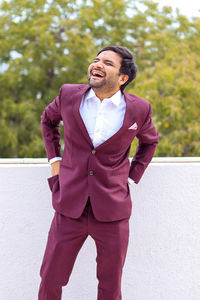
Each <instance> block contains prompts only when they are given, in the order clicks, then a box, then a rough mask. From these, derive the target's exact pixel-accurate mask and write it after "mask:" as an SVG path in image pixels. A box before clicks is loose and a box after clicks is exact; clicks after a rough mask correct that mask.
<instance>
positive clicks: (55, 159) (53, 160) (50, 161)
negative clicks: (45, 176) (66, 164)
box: [49, 157, 62, 165]
mask: <svg viewBox="0 0 200 300" xmlns="http://www.w3.org/2000/svg"><path fill="white" fill-rule="evenodd" d="M58 160H62V157H54V158H51V159H50V160H49V163H50V165H51V164H52V163H54V162H55V161H58Z"/></svg>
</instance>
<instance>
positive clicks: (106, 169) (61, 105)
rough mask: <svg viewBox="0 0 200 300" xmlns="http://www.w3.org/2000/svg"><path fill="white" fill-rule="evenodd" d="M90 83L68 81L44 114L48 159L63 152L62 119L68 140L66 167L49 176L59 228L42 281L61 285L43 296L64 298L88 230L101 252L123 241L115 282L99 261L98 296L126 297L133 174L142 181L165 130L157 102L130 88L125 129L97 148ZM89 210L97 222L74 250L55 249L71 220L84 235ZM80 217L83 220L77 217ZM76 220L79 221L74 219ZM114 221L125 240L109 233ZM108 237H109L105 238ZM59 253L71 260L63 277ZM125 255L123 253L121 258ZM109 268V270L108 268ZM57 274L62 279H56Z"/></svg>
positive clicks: (103, 298) (113, 299)
mask: <svg viewBox="0 0 200 300" xmlns="http://www.w3.org/2000/svg"><path fill="white" fill-rule="evenodd" d="M88 89H89V86H88V85H70V84H65V85H63V86H62V87H61V89H60V94H59V96H58V97H56V99H55V100H54V101H53V102H52V103H50V104H49V105H48V106H47V107H46V109H45V110H44V113H43V115H42V135H43V139H44V142H45V147H46V152H47V156H48V159H51V158H54V157H56V156H61V152H60V144H59V140H60V134H59V123H60V121H61V120H62V121H63V126H64V144H65V148H64V153H63V156H62V161H61V166H60V173H59V175H56V176H52V177H50V178H49V179H48V181H49V186H50V189H51V191H52V201H53V207H54V209H55V211H56V213H55V217H54V221H53V223H52V227H51V230H50V233H51V232H52V231H53V232H54V233H53V234H54V237H53V239H54V240H53V241H52V237H49V239H48V243H47V248H46V252H45V257H44V261H43V265H42V268H41V276H42V278H43V282H42V284H41V286H45V285H47V283H46V282H51V284H50V285H51V287H52V283H53V284H55V285H56V288H55V289H54V291H51V292H50V291H49V296H48V297H47V296H42V292H40V294H41V296H40V298H39V299H43V300H44V299H48V300H53V299H60V298H59V297H60V295H61V287H60V286H61V285H64V284H66V283H67V281H68V278H69V276H70V273H71V270H72V267H73V263H74V261H75V257H76V255H77V253H78V251H79V249H80V247H81V246H82V244H83V242H84V240H85V238H86V237H87V235H88V234H90V235H91V236H92V234H93V238H94V239H95V237H96V240H95V241H96V242H97V240H101V243H100V244H99V245H97V252H98V255H99V257H101V258H102V257H103V255H102V253H100V250H99V249H101V248H102V245H103V244H109V243H108V241H110V242H111V244H112V245H114V244H116V247H118V248H119V249H120V245H121V252H120V253H118V255H117V256H116V261H113V264H112V266H110V267H111V268H115V267H114V265H117V261H120V262H119V263H118V266H117V267H116V270H115V272H116V273H118V275H117V277H116V278H115V279H113V281H112V283H107V284H106V283H105V282H104V279H103V278H104V277H105V276H106V271H105V272H104V273H105V274H103V269H104V270H105V266H106V263H105V262H106V258H105V260H104V262H103V263H102V265H101V267H99V272H98V274H101V276H100V275H99V277H100V278H101V280H100V279H99V280H100V282H99V293H98V299H99V300H119V299H121V292H120V280H121V270H122V267H123V263H124V260H125V255H126V249H127V245H128V222H127V220H128V219H129V217H130V215H131V199H130V193H129V187H128V177H130V178H131V179H133V180H134V181H135V182H136V183H138V182H139V180H140V179H141V177H142V175H143V173H144V171H145V169H146V167H147V166H148V164H149V162H150V161H151V159H152V156H153V154H154V151H155V148H156V146H157V143H158V138H159V134H158V132H157V131H156V129H155V126H154V124H153V122H152V120H151V105H150V104H149V103H148V102H147V101H146V100H144V99H141V98H139V97H137V96H135V95H131V94H128V93H126V92H124V97H125V101H126V112H125V117H124V122H123V125H122V127H121V129H120V130H119V131H118V132H117V133H116V134H114V135H113V136H112V137H111V138H109V139H108V140H106V141H105V142H104V143H102V144H100V145H99V146H98V147H96V148H94V147H93V144H92V141H91V139H90V137H89V135H88V132H87V130H86V127H85V125H84V123H83V120H82V118H81V116H80V113H79V107H80V103H81V100H82V97H83V95H84V94H85V93H86V91H87V90H88ZM133 124H136V126H133V128H132V129H131V128H130V127H131V126H132V125H133ZM135 137H137V138H138V140H139V145H138V148H137V151H136V154H135V156H134V158H133V160H132V163H131V166H130V164H129V160H128V157H129V152H130V146H131V142H132V141H133V139H134V138H135ZM88 197H89V198H90V203H91V207H90V206H88V205H86V204H87V201H88ZM86 216H87V218H88V220H90V222H91V224H93V227H92V226H91V227H90V228H89V227H88V232H87V233H86V231H84V233H82V238H81V241H80V243H78V244H76V245H73V246H72V248H70V250H69V248H66V247H68V246H66V247H65V250H64V249H63V252H62V255H60V254H58V253H57V254H55V252H56V251H54V253H53V252H52V250H50V249H52V245H53V244H54V246H55V248H57V247H58V243H59V241H60V242H61V240H62V238H61V237H60V234H59V232H61V231H62V230H61V228H63V226H64V225H63V224H64V223H65V222H68V223H69V224H70V225H68V228H69V227H70V226H73V228H77V232H76V234H77V235H78V236H79V238H80V230H82V227H81V229H80V228H79V227H78V224H80V222H82V223H83V224H85V223H84V222H85V221H84V220H85V218H86ZM66 220H68V221H66ZM77 221H78V222H79V223H77ZM71 222H74V223H73V225H72V224H71ZM114 224H116V226H117V227H118V228H121V229H122V228H123V230H124V231H123V235H124V238H123V241H122V240H120V239H117V238H116V236H115V234H113V238H112V236H110V238H108V236H107V235H106V234H105V231H104V230H103V228H105V230H106V231H107V230H108V229H107V226H110V227H109V228H111V227H113V226H114ZM125 224H126V226H125ZM120 226H121V227H120ZM83 227H84V225H83ZM52 228H53V229H52ZM59 228H60V229H59ZM93 228H95V230H96V231H95V230H93ZM97 228H98V229H97ZM99 228H102V233H101V238H99V235H98V234H97V232H98V233H100V229H99ZM113 228H114V227H113ZM89 230H90V231H89ZM115 230H116V229H115ZM55 232H57V233H55ZM78 232H79V234H78ZM113 232H114V231H112V233H113ZM76 234H75V235H76ZM63 235H65V236H66V235H68V236H69V235H70V232H68V233H66V232H65V233H63ZM97 235H98V236H97ZM104 235H105V237H104ZM114 236H115V238H114ZM55 237H57V239H58V241H57V242H55ZM103 239H105V243H104V242H103ZM67 240H68V241H67V242H66V243H67V244H68V245H69V243H70V239H67ZM116 240H118V244H117V243H115V241H116ZM55 244H56V245H55ZM70 247H71V246H70ZM111 248H112V249H113V247H112V246H110V248H109V246H108V247H107V250H106V251H108V253H109V251H110V250H109V249H111ZM67 249H68V250H67ZM72 249H74V250H72ZM73 251H74V253H73ZM58 252H59V251H58ZM63 253H66V255H68V259H69V255H70V253H71V257H70V259H69V260H68V262H66V263H65V264H64V260H65V261H67V260H66V259H65V258H64V257H65V255H64V254H63ZM56 255H57V257H58V256H59V257H62V259H61V261H60V262H59V263H60V265H62V264H64V265H65V271H63V274H62V275H59V274H57V277H56V276H55V273H56V271H55V272H54V271H53V270H56V268H58V267H57V266H56V262H55V261H56V259H55V257H56ZM106 255H107V254H106ZM104 256H105V255H104ZM119 257H120V258H121V259H119ZM49 260H50V261H51V262H52V261H54V264H53V266H54V267H53V268H50V267H49V265H50V264H51V263H49ZM101 260H102V259H101ZM69 261H71V263H69ZM107 263H108V262H107ZM50 269H51V270H50ZM67 269H68V271H67ZM58 273H59V271H58ZM61 273H62V272H61ZM107 273H109V271H108V270H107ZM98 274H97V275H98ZM102 274H103V275H102ZM59 276H60V277H59ZM52 278H53V279H52ZM56 278H60V279H59V280H58V281H56V280H57V279H56ZM64 278H65V280H64ZM55 282H56V283H55ZM103 282H104V283H103ZM50 285H49V286H50ZM111 285H112V286H113V285H114V286H115V288H116V290H114V289H113V287H112V288H111ZM102 286H103V287H102ZM109 286H110V290H109ZM117 286H118V287H117ZM41 289H42V288H41ZM56 289H57V292H56ZM111 290H112V292H111ZM102 291H104V292H102ZM43 295H45V294H43ZM46 295H47V294H46ZM50 295H51V296H50ZM45 297H46V298H45Z"/></svg>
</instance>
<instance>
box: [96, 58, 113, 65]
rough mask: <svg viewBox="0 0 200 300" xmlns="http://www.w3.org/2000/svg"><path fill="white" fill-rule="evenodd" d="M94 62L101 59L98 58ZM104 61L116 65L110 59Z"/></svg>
mask: <svg viewBox="0 0 200 300" xmlns="http://www.w3.org/2000/svg"><path fill="white" fill-rule="evenodd" d="M94 60H98V61H100V59H99V58H98V57H96V58H95V59H94ZM104 61H105V62H107V63H111V64H112V65H113V66H114V65H115V64H114V62H113V61H112V60H110V59H105V60H104Z"/></svg>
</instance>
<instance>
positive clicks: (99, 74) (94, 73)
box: [91, 70, 105, 78]
mask: <svg viewBox="0 0 200 300" xmlns="http://www.w3.org/2000/svg"><path fill="white" fill-rule="evenodd" d="M91 75H92V76H93V77H96V78H103V77H104V76H105V73H104V72H102V71H99V70H92V72H91Z"/></svg>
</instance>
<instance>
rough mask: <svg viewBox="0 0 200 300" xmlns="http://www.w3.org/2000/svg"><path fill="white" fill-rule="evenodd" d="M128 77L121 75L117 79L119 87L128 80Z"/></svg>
mask: <svg viewBox="0 0 200 300" xmlns="http://www.w3.org/2000/svg"><path fill="white" fill-rule="evenodd" d="M128 78H129V77H128V75H127V74H121V75H120V78H119V83H120V86H121V85H123V84H124V83H125V82H126V81H127V80H128Z"/></svg>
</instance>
